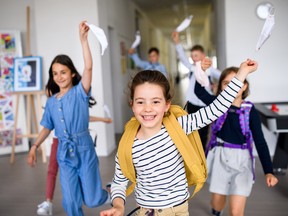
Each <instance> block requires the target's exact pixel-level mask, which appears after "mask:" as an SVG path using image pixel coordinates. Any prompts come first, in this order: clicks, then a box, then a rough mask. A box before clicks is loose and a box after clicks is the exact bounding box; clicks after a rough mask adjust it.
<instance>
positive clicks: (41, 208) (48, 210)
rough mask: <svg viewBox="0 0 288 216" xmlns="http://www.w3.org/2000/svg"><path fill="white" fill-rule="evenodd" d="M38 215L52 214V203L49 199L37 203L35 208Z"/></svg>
mask: <svg viewBox="0 0 288 216" xmlns="http://www.w3.org/2000/svg"><path fill="white" fill-rule="evenodd" d="M37 214H38V215H52V203H51V202H49V201H44V202H42V203H41V204H40V205H38V209H37Z"/></svg>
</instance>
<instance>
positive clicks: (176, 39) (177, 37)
mask: <svg viewBox="0 0 288 216" xmlns="http://www.w3.org/2000/svg"><path fill="white" fill-rule="evenodd" d="M172 39H173V41H174V43H175V44H178V43H179V33H178V32H176V31H174V32H172Z"/></svg>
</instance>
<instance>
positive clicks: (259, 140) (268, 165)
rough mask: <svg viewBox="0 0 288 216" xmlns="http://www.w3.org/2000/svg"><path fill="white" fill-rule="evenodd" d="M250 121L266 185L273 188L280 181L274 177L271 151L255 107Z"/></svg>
mask: <svg viewBox="0 0 288 216" xmlns="http://www.w3.org/2000/svg"><path fill="white" fill-rule="evenodd" d="M249 121H250V129H251V131H252V136H253V139H254V143H255V146H256V149H257V153H258V155H259V159H260V161H261V164H262V167H263V170H264V173H265V177H266V184H267V186H268V187H273V186H275V185H276V184H277V183H278V179H277V178H276V177H275V176H274V175H273V167H272V161H271V157H270V153H269V149H268V146H267V142H266V140H265V137H264V135H263V131H262V127H261V121H260V117H259V114H258V112H257V110H256V109H255V107H254V106H252V109H251V112H250V120H249Z"/></svg>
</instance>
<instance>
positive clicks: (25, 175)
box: [0, 153, 288, 216]
mask: <svg viewBox="0 0 288 216" xmlns="http://www.w3.org/2000/svg"><path fill="white" fill-rule="evenodd" d="M114 155H115V153H113V154H111V155H110V156H109V157H99V161H100V169H101V176H102V180H103V185H105V184H106V182H109V181H111V179H112V177H113V173H114ZM15 159H16V161H15V164H14V165H11V164H10V163H9V157H1V158H0V172H1V178H0V185H1V186H0V191H1V193H0V215H1V216H19V215H21V216H31V215H36V207H37V205H38V204H39V203H41V202H42V201H44V197H45V184H46V172H47V167H48V164H47V163H46V164H43V163H42V162H41V161H39V162H38V164H37V166H36V167H35V168H30V167H29V166H28V165H27V163H26V154H18V155H16V158H15ZM278 178H279V183H278V185H277V186H276V187H275V188H267V187H266V186H265V179H264V177H263V172H262V168H261V164H260V163H259V160H258V159H257V160H256V183H255V185H254V188H253V190H252V194H251V196H250V197H249V198H248V202H247V207H246V214H245V215H247V216H271V215H273V216H287V214H288V205H287V201H288V184H287V182H288V175H287V174H286V175H285V176H278ZM209 201H210V195H209V192H208V186H207V184H206V185H205V186H204V188H203V189H202V190H201V191H200V192H199V193H198V194H197V195H196V196H195V197H194V198H192V199H191V200H190V201H189V212H190V215H191V216H206V215H207V216H208V215H209V211H210V207H209ZM53 203H54V209H53V215H54V216H65V212H64V210H63V208H62V205H61V188H60V185H59V178H58V179H57V185H56V190H55V197H54V202H53ZM135 205H136V204H135V200H134V199H133V196H130V197H128V199H127V204H126V213H128V212H129V211H131V210H132V209H133V208H134V206H135ZM107 208H109V206H108V205H106V206H103V207H101V208H97V209H88V208H86V207H84V213H85V215H86V216H90V215H91V216H92V215H94V216H95V215H99V212H100V211H101V210H103V209H107ZM227 213H228V210H227V209H225V211H224V214H223V216H228V214H227Z"/></svg>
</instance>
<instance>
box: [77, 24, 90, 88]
mask: <svg viewBox="0 0 288 216" xmlns="http://www.w3.org/2000/svg"><path fill="white" fill-rule="evenodd" d="M88 32H89V27H88V26H87V25H86V24H85V21H82V22H81V23H80V25H79V35H80V41H81V45H82V52H83V58H84V71H83V75H82V79H81V83H82V85H83V88H84V90H85V92H86V93H87V94H88V92H89V90H90V87H91V81H92V66H93V64H92V55H91V51H90V47H89V43H88Z"/></svg>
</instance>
